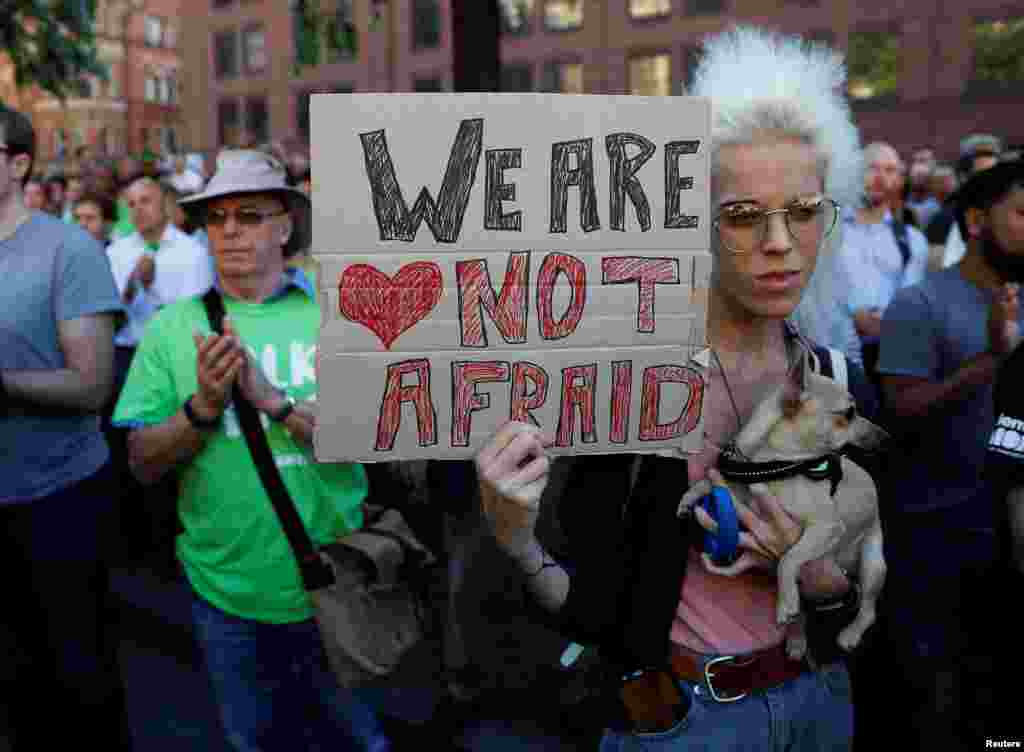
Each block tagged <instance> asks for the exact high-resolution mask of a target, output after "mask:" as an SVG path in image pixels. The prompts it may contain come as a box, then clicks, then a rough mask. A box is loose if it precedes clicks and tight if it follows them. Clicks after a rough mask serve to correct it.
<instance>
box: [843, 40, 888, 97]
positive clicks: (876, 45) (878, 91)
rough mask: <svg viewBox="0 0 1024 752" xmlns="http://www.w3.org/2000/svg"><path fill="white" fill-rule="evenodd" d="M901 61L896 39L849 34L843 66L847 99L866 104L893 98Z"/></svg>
mask: <svg viewBox="0 0 1024 752" xmlns="http://www.w3.org/2000/svg"><path fill="white" fill-rule="evenodd" d="M901 57H902V54H901V50H900V38H899V35H898V34H895V33H894V32H891V31H852V32H850V48H849V50H848V51H847V63H846V64H847V70H848V71H849V83H848V84H847V91H848V92H849V94H850V98H851V99H855V100H859V101H867V100H872V99H879V98H888V97H893V96H895V95H896V92H897V89H898V86H899V75H900V59H901Z"/></svg>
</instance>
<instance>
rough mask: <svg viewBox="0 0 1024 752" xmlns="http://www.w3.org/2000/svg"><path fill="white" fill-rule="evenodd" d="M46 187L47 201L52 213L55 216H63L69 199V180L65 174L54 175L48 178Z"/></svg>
mask: <svg viewBox="0 0 1024 752" xmlns="http://www.w3.org/2000/svg"><path fill="white" fill-rule="evenodd" d="M44 187H45V188H46V203H47V205H48V206H49V211H50V213H51V214H53V215H54V216H55V217H60V218H63V216H64V202H65V201H66V200H67V195H66V194H67V187H68V181H67V180H65V179H64V176H63V175H54V176H52V177H49V178H47V179H46V182H45V183H44Z"/></svg>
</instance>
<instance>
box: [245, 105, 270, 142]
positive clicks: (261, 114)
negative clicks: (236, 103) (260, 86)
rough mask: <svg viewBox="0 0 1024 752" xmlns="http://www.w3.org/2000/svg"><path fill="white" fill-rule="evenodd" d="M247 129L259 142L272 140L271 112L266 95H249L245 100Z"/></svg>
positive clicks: (251, 137) (249, 134)
mask: <svg viewBox="0 0 1024 752" xmlns="http://www.w3.org/2000/svg"><path fill="white" fill-rule="evenodd" d="M245 130H246V132H247V134H248V136H249V138H250V139H252V141H253V142H255V143H257V144H260V143H264V142H265V141H268V140H270V114H269V112H268V111H267V99H266V97H249V98H248V99H246V100H245Z"/></svg>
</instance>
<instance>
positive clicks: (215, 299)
mask: <svg viewBox="0 0 1024 752" xmlns="http://www.w3.org/2000/svg"><path fill="white" fill-rule="evenodd" d="M203 305H204V306H205V307H206V315H207V317H208V318H209V319H210V327H211V328H212V329H213V331H215V332H216V333H217V334H223V333H224V301H223V300H222V299H221V297H220V293H218V292H217V290H216V289H214V288H212V287H211V288H210V290H209V292H207V293H206V294H205V295H204V296H203ZM232 401H233V403H234V406H235V412H236V413H237V414H238V422H239V424H240V425H241V427H242V434H243V435H244V436H245V443H246V444H247V445H248V446H249V453H250V454H252V459H253V462H254V463H255V464H256V471H257V472H258V473H259V476H260V480H261V481H262V482H263V487H264V489H266V491H267V496H269V497H270V503H271V505H273V507H274V512H275V513H276V514H277V519H278V520H279V521H280V522H281V528H282V529H283V530H284V535H285V538H287V539H288V545H290V546H291V549H292V553H294V554H295V560H296V561H297V562H298V564H299V571H300V573H301V574H302V583H303V585H305V587H306V590H310V591H312V590H320V589H322V588H325V587H327V586H329V585H332V584H334V573H333V572H332V571H331V568H330V566H328V565H327V563H326V562H324V560H323V559H322V558H320V555H319V554H318V553H317V552H316V548H315V547H314V546H313V541H312V540H311V539H310V537H309V533H307V532H306V528H305V526H304V525H303V524H302V519H301V518H300V517H299V513H298V511H297V510H296V509H295V503H294V502H293V501H292V497H291V495H290V494H289V493H288V489H287V488H286V487H285V485H284V480H283V479H282V478H281V473H280V471H278V469H277V464H276V463H275V462H274V454H273V452H271V451H270V443H269V442H268V441H267V435H266V433H264V431H263V424H262V423H261V422H260V414H259V410H257V409H256V407H255V405H253V404H252V403H251V402H249V400H247V399H246V398H245V397H244V396H243V395H242V393H241V390H239V389H234V391H233V393H232Z"/></svg>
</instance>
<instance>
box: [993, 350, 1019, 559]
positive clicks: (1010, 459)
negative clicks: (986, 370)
mask: <svg viewBox="0 0 1024 752" xmlns="http://www.w3.org/2000/svg"><path fill="white" fill-rule="evenodd" d="M994 402H995V416H996V427H995V429H994V430H993V431H992V435H991V436H990V437H989V442H988V454H987V456H986V460H985V473H986V474H987V476H988V478H989V480H990V482H991V483H992V487H993V488H994V489H995V499H996V509H997V516H996V519H997V520H998V521H999V526H1000V531H999V532H1000V536H999V537H1000V542H1001V544H1002V545H1003V546H1004V547H1006V546H1009V545H1010V537H1009V526H1008V522H1009V519H1008V517H1007V514H1006V510H1007V507H1006V496H1007V494H1009V493H1010V491H1011V490H1013V489H1014V488H1017V487H1020V486H1024V346H1020V347H1018V348H1017V349H1016V350H1015V351H1014V352H1013V354H1012V355H1011V356H1010V358H1009V359H1008V360H1007V361H1006V362H1005V363H1003V365H1002V367H1001V368H1000V369H999V375H998V376H997V377H996V388H995V400H994ZM1004 551H1007V552H1008V551H1009V549H1008V548H1004Z"/></svg>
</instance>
